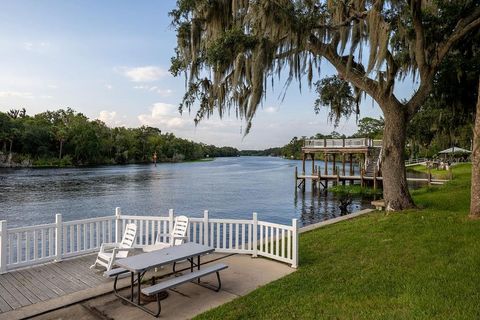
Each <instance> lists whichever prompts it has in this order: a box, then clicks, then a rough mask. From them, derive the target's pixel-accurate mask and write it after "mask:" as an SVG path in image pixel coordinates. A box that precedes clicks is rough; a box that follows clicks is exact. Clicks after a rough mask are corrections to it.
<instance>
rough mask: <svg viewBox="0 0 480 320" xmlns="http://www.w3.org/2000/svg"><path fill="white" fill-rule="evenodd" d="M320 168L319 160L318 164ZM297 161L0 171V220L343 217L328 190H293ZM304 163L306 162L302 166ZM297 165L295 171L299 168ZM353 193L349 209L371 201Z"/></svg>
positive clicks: (252, 159) (14, 222)
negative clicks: (171, 211) (117, 209)
mask: <svg viewBox="0 0 480 320" xmlns="http://www.w3.org/2000/svg"><path fill="white" fill-rule="evenodd" d="M317 164H318V165H320V167H321V166H322V162H321V161H318V163H317ZM295 166H298V168H299V169H300V168H301V162H300V161H294V160H285V159H281V158H274V157H237V158H218V159H215V160H213V161H204V162H189V163H162V164H158V165H157V167H155V166H153V165H151V164H148V165H124V166H99V167H89V168H65V169H0V220H7V222H8V226H9V227H14V226H27V225H35V224H43V223H52V222H54V220H55V213H61V214H62V215H63V219H64V221H69V220H77V219H85V218H91V217H98V216H106V215H113V214H114V212H115V207H121V208H122V213H124V214H133V215H167V213H168V209H170V208H173V209H175V212H176V214H185V215H187V216H191V217H194V216H198V217H200V216H202V215H203V210H209V212H210V216H211V217H212V218H238V219H244V218H247V219H249V218H251V216H252V212H257V213H258V217H259V219H260V220H265V221H270V222H277V223H282V224H291V219H293V218H297V219H299V222H300V224H302V225H306V224H311V223H315V222H318V221H322V220H326V219H329V218H332V217H335V216H338V215H340V210H339V207H338V204H339V201H338V199H336V197H335V196H334V195H333V194H331V193H328V194H325V193H324V192H322V193H318V192H316V193H312V192H311V191H310V188H309V186H307V191H306V193H305V194H303V193H302V192H296V190H295V185H294V167H295ZM307 168H309V166H308V165H307ZM299 171H300V170H299ZM369 202H370V201H368V200H362V199H361V198H356V199H353V203H352V204H351V205H350V207H349V210H350V211H357V210H360V209H361V208H365V207H369Z"/></svg>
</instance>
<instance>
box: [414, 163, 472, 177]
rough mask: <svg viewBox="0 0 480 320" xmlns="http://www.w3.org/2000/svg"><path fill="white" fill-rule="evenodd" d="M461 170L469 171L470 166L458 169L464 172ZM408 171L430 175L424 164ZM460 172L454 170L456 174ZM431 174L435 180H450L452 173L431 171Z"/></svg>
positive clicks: (437, 170)
mask: <svg viewBox="0 0 480 320" xmlns="http://www.w3.org/2000/svg"><path fill="white" fill-rule="evenodd" d="M457 166H458V165H457ZM452 168H455V166H453V167H452ZM460 168H467V169H468V168H469V166H468V165H467V166H465V165H463V166H462V165H460V166H459V167H457V169H459V170H460V171H462V169H460ZM407 170H408V171H413V172H415V171H416V172H421V173H428V169H427V167H426V166H424V165H423V164H417V165H415V166H411V167H407ZM452 170H453V169H452ZM459 170H453V173H454V174H455V172H456V171H457V173H458V171H459ZM430 173H431V174H432V178H434V179H450V173H449V172H448V171H447V170H439V169H430ZM454 178H455V176H454Z"/></svg>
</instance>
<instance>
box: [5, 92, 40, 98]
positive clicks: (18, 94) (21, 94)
mask: <svg viewBox="0 0 480 320" xmlns="http://www.w3.org/2000/svg"><path fill="white" fill-rule="evenodd" d="M0 98H24V99H32V98H33V95H32V94H31V93H30V92H20V91H0Z"/></svg>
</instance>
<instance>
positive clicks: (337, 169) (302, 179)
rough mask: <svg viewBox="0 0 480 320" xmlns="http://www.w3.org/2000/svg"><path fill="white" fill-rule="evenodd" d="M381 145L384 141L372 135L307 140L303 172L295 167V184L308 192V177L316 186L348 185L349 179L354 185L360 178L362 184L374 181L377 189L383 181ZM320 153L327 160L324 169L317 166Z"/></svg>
mask: <svg viewBox="0 0 480 320" xmlns="http://www.w3.org/2000/svg"><path fill="white" fill-rule="evenodd" d="M381 146H382V141H381V140H373V139H368V138H352V139H308V140H305V144H304V146H303V148H302V172H301V173H298V169H297V168H295V185H296V186H297V187H299V188H300V189H302V190H303V191H305V185H306V182H307V180H311V182H312V188H317V187H318V188H320V187H323V188H326V187H327V186H328V182H332V183H333V184H340V183H342V184H343V185H345V184H346V183H347V182H348V183H350V184H353V183H355V181H357V182H358V181H360V184H361V185H362V186H363V185H365V184H372V185H373V187H374V188H377V186H381V183H382V179H381V167H380V154H381ZM317 154H319V155H320V156H321V158H322V159H323V161H324V163H325V165H324V167H323V170H320V168H319V166H316V165H315V158H316V155H317ZM319 158H320V157H318V156H317V159H319ZM308 159H311V161H312V167H311V173H310V174H307V172H306V167H305V166H306V163H305V162H306V160H308ZM337 160H338V162H337ZM347 166H348V169H347ZM321 171H323V173H322V172H321Z"/></svg>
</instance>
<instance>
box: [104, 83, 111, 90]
mask: <svg viewBox="0 0 480 320" xmlns="http://www.w3.org/2000/svg"><path fill="white" fill-rule="evenodd" d="M105 88H107V89H108V90H112V89H113V86H112V85H111V84H108V83H107V84H106V85H105Z"/></svg>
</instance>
